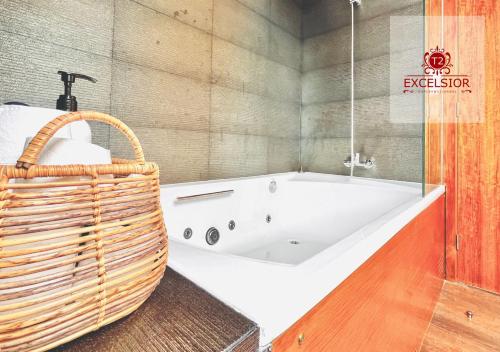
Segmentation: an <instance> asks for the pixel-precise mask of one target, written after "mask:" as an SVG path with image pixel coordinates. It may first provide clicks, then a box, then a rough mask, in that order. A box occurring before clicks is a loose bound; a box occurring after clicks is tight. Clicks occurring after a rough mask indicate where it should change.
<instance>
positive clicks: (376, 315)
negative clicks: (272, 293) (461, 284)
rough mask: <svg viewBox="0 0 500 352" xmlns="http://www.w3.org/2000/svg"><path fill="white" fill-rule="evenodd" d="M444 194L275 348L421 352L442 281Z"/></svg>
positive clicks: (285, 351) (277, 350)
mask: <svg viewBox="0 0 500 352" xmlns="http://www.w3.org/2000/svg"><path fill="white" fill-rule="evenodd" d="M444 201H445V200H444V196H441V197H440V198H439V199H438V200H436V201H435V202H434V203H433V204H432V205H430V206H429V207H428V208H427V209H425V210H424V211H423V212H422V213H420V214H419V215H418V216H417V217H416V218H415V219H413V220H412V221H411V222H410V223H409V224H408V225H406V226H405V227H404V228H403V229H402V230H401V231H400V232H399V233H398V234H396V235H395V236H394V237H393V238H392V239H391V240H390V241H389V242H388V243H387V244H385V245H384V246H383V247H382V248H381V249H380V250H379V251H377V252H376V253H375V254H374V255H373V256H372V257H371V258H370V259H369V260H368V261H366V262H365V263H364V264H363V265H362V266H361V267H360V268H359V269H357V270H356V271H355V272H354V273H353V274H352V275H351V276H349V277H348V278H347V279H346V280H345V281H344V282H343V283H342V284H340V286H338V287H337V288H336V289H335V290H334V291H332V292H331V293H330V294H329V295H328V296H327V297H326V298H324V299H323V300H322V301H321V302H320V303H319V304H317V305H316V306H315V307H314V308H313V309H312V310H311V311H309V312H308V313H307V314H306V315H305V316H303V317H302V318H301V319H300V320H299V321H298V322H297V323H295V324H294V325H293V326H292V327H291V328H290V329H288V330H287V331H286V332H285V333H283V334H282V335H281V336H279V337H278V338H277V339H276V340H275V341H274V342H273V352H294V351H312V352H321V351H342V352H351V351H352V352H363V351H367V352H377V351H380V352H387V351H401V352H404V351H418V350H419V348H420V345H421V343H422V339H423V336H424V334H425V331H426V330H427V327H428V325H429V321H430V320H431V317H432V312H433V310H434V306H435V304H436V302H437V300H438V297H439V293H440V291H441V287H442V285H443V280H444Z"/></svg>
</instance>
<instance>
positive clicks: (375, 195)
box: [161, 173, 444, 347]
mask: <svg viewBox="0 0 500 352" xmlns="http://www.w3.org/2000/svg"><path fill="white" fill-rule="evenodd" d="M273 181H274V182H273ZM272 182H273V184H271V183H272ZM274 184H275V186H276V187H275V190H274V192H273V185H274ZM213 192H217V193H216V194H210V195H205V196H200V197H191V196H193V195H194V196H196V195H200V194H206V193H213ZM218 192H221V193H218ZM443 192H444V187H441V186H440V187H437V188H436V189H434V190H433V191H432V192H431V193H430V194H429V195H427V196H426V197H424V198H422V197H421V185H420V184H416V183H407V182H394V181H378V180H370V179H363V178H356V177H355V178H350V177H345V176H335V175H325V174H315V173H286V174H274V175H265V176H258V177H248V178H241V179H229V180H220V181H208V182H197V183H185V184H175V185H165V186H162V189H161V201H162V206H163V211H164V213H165V221H166V225H167V230H168V234H169V240H170V241H169V265H170V266H171V267H172V268H173V269H174V270H176V271H178V272H179V273H181V274H182V275H184V276H186V277H187V278H189V279H190V280H192V281H193V282H195V283H196V284H198V285H199V286H201V287H202V288H204V289H205V290H207V291H208V292H210V293H211V294H213V295H214V296H215V297H217V298H218V299H220V300H221V301H223V302H225V303H226V304H227V305H229V306H231V307H233V308H234V309H236V310H237V311H240V312H241V313H242V314H244V315H245V316H247V317H248V318H250V319H252V320H253V321H255V322H256V323H257V324H258V325H259V326H260V333H261V335H260V345H261V347H265V346H266V345H268V344H269V343H271V341H272V340H273V339H275V338H276V337H277V336H278V335H280V334H281V333H282V332H284V331H285V330H286V329H287V328H288V327H290V326H291V325H292V324H293V323H294V322H295V321H297V320H298V319H299V318H300V317H301V316H302V315H304V314H305V313H306V312H307V311H309V310H310V309H311V308H312V307H313V306H314V305H315V304H317V303H318V302H319V301H320V300H321V299H322V298H324V297H325V296H326V295H327V294H328V293H330V292H331V291H332V290H333V289H334V288H335V287H336V286H337V285H339V284H340V283H341V282H342V281H343V280H344V279H345V278H347V277H348V276H349V275H350V274H351V273H352V272H353V271H354V270H356V269H357V268H358V267H359V266H360V265H361V264H363V262H365V261H366V260H367V259H368V258H369V257H370V256H371V255H372V254H373V253H375V252H376V251H377V250H378V249H379V248H381V247H382V246H383V245H384V244H385V243H386V242H387V241H388V240H389V239H391V238H392V236H394V235H395V234H396V233H397V232H398V231H399V230H400V229H401V228H402V227H403V226H404V225H406V224H407V223H408V222H409V221H410V220H411V219H413V218H414V217H415V216H416V215H417V214H418V213H420V212H421V211H422V210H423V209H425V208H426V207H427V206H428V205H430V204H431V203H432V202H433V201H434V200H435V199H437V198H438V197H439V195H441V194H442V193H443ZM186 197H187V198H186ZM178 198H180V199H178ZM231 220H233V221H234V224H235V226H234V229H233V230H230V229H229V223H230V221H231ZM186 228H190V229H191V230H192V231H191V233H192V234H191V237H190V238H189V239H186V238H185V236H184V232H185V229H186ZM210 228H216V229H217V230H218V232H219V240H218V241H217V242H216V243H215V244H213V245H210V244H208V242H207V239H206V233H207V231H208V230H209V229H210ZM188 232H189V231H188ZM188 234H189V233H188ZM187 237H189V236H187ZM216 237H217V236H212V237H211V238H212V239H215V238H216Z"/></svg>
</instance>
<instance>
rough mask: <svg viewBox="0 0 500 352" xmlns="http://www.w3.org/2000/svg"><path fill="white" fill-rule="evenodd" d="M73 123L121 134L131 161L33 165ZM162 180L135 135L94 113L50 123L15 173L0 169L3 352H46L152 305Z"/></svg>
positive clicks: (158, 267)
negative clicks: (84, 122)
mask: <svg viewBox="0 0 500 352" xmlns="http://www.w3.org/2000/svg"><path fill="white" fill-rule="evenodd" d="M78 120H93V121H101V122H104V123H106V124H109V125H111V126H113V127H115V128H117V129H118V130H119V131H121V132H122V133H123V134H124V135H125V136H126V137H127V138H128V139H129V141H130V142H131V144H132V146H133V148H134V152H135V161H129V160H120V159H113V163H112V164H110V165H60V166H59V165H51V166H46V165H45V166H44V165H36V162H37V160H38V156H39V155H40V153H41V151H42V149H43V147H44V146H45V144H46V143H47V142H48V140H49V139H50V138H51V137H52V136H53V135H54V134H55V133H56V132H57V130H59V129H60V128H62V127H63V126H64V125H66V124H68V123H71V122H74V121H78ZM34 177H37V179H36V182H33V181H31V182H30V181H29V180H28V181H27V180H26V179H31V178H34ZM41 177H47V178H50V179H40V178H41ZM158 177H159V171H158V166H157V165H156V164H154V163H147V162H145V160H144V154H143V152H142V148H141V146H140V144H139V141H138V139H137V137H136V136H135V135H134V133H133V132H132V131H131V130H130V129H129V128H128V127H127V126H126V125H125V124H123V123H122V122H121V121H119V120H118V119H116V118H113V117H111V116H108V115H105V114H100V113H96V112H77V113H70V114H66V115H63V116H60V117H58V118H56V119H54V120H53V121H51V122H50V123H48V124H47V125H46V126H45V127H44V128H42V130H41V131H40V132H39V133H38V134H37V135H36V137H35V138H34V139H33V140H32V142H31V143H30V144H29V146H28V147H27V148H26V150H25V151H24V153H23V155H22V156H21V158H20V159H19V161H18V163H17V165H16V166H13V165H10V166H7V165H0V351H2V352H7V351H28V350H29V351H45V350H48V349H50V348H53V347H56V346H58V345H60V344H63V343H65V342H68V341H70V340H73V339H75V338H77V337H79V336H81V335H83V334H86V333H88V332H91V331H93V330H96V329H98V328H99V327H101V326H103V325H106V324H109V323H111V322H113V321H115V320H117V319H120V318H122V317H124V316H126V315H127V314H130V313H131V312H133V311H134V310H135V309H137V308H138V307H139V306H140V305H141V304H142V303H143V302H144V301H145V300H146V299H147V298H148V296H149V295H150V294H151V292H152V291H153V290H154V288H155V287H156V285H157V284H158V282H159V281H160V279H161V278H162V276H163V273H164V270H165V266H166V262H167V234H166V230H165V226H164V223H163V214H162V210H161V207H160V199H159V195H160V186H159V178H158ZM40 180H41V181H42V182H43V183H41V182H39V181H40ZM45 180H47V182H45Z"/></svg>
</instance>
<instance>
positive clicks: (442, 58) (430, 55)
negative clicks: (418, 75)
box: [422, 46, 453, 75]
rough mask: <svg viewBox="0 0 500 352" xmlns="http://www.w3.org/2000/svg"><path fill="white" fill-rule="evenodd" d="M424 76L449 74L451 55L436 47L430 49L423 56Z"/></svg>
mask: <svg viewBox="0 0 500 352" xmlns="http://www.w3.org/2000/svg"><path fill="white" fill-rule="evenodd" d="M422 67H423V68H424V73H425V74H431V73H432V74H434V75H441V74H445V75H446V74H449V73H450V67H453V65H452V64H451V55H450V53H449V52H447V51H444V49H439V47H438V46H436V48H435V49H430V50H429V51H428V52H426V53H425V55H424V63H423V64H422Z"/></svg>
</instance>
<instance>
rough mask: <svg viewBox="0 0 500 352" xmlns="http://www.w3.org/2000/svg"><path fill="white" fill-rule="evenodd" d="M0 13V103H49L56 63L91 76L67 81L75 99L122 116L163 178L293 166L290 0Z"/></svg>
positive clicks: (16, 6) (98, 4)
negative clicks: (72, 84) (92, 79)
mask: <svg viewBox="0 0 500 352" xmlns="http://www.w3.org/2000/svg"><path fill="white" fill-rule="evenodd" d="M68 9H70V10H71V11H68ZM0 13H1V14H2V17H1V18H0V102H5V101H10V100H17V101H24V102H26V103H28V104H30V105H36V106H43V107H54V106H55V101H56V99H57V97H58V95H59V94H61V91H62V84H61V82H60V81H59V78H58V75H57V74H56V72H57V71H58V70H67V71H72V72H81V73H86V74H89V75H91V76H93V77H96V78H97V79H98V83H97V84H96V85H92V84H91V83H88V82H84V81H81V82H78V83H77V84H75V87H74V94H75V95H76V96H77V97H78V102H79V108H80V109H81V110H87V109H88V110H98V111H103V112H106V113H110V114H112V115H114V116H116V117H119V118H121V119H122V120H123V121H124V122H125V123H127V124H128V125H129V126H130V127H131V128H132V129H133V130H134V131H135V133H136V134H137V135H138V137H139V139H140V141H141V142H142V145H143V147H144V149H145V153H146V156H147V158H148V159H149V160H153V161H156V162H157V163H158V164H159V165H160V168H161V180H162V182H181V181H196V180H204V179H211V178H221V177H238V176H248V175H256V174H265V173H269V172H282V171H290V170H296V169H297V168H298V163H299V148H300V105H301V93H300V92H301V83H300V82H301V81H300V78H301V77H300V75H301V73H300V65H301V41H300V29H301V12H300V8H299V7H298V6H297V5H296V4H295V3H293V2H291V1H288V0H190V1H185V0H168V1H166V0H134V1H132V0H85V1H83V0H71V1H67V2H65V5H64V6H61V4H60V2H58V1H50V0H40V1H36V2H35V1H32V2H25V1H21V0H0ZM72 14H76V15H74V17H73V16H72ZM93 132H94V137H95V142H97V143H99V144H101V145H103V146H105V147H109V148H110V149H111V151H112V153H113V155H116V156H121V157H130V156H131V154H130V148H129V146H128V144H127V142H126V140H125V139H124V138H122V136H121V135H119V134H118V133H116V132H115V131H112V130H110V129H109V128H107V127H105V126H95V125H93Z"/></svg>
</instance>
